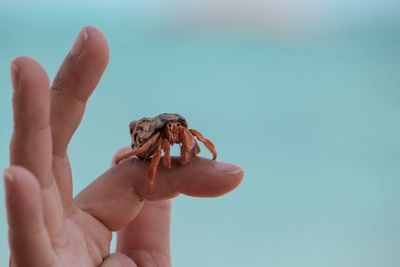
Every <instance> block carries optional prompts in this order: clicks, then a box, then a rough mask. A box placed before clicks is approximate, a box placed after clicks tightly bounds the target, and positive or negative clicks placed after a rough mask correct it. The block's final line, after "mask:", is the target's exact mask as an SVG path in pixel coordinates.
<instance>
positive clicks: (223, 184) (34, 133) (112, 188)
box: [4, 27, 243, 267]
mask: <svg viewBox="0 0 400 267" xmlns="http://www.w3.org/2000/svg"><path fill="white" fill-rule="evenodd" d="M108 58H109V53H108V45H107V42H106V40H105V38H104V36H103V35H102V33H101V32H100V31H99V30H97V29H96V28H93V27H86V28H83V30H82V31H81V33H80V35H79V36H78V38H77V41H76V42H75V44H74V45H73V48H72V49H71V51H70V52H69V53H68V55H67V56H66V58H65V60H64V62H63V63H62V65H61V67H60V69H59V71H58V74H57V76H56V78H55V80H54V82H53V84H52V86H50V85H49V80H48V77H47V74H46V72H45V71H44V70H43V68H42V67H41V66H40V65H39V64H38V63H37V62H35V61H34V60H33V59H31V58H28V57H19V58H17V59H15V60H14V61H13V62H12V66H11V72H12V84H13V90H14V94H13V111H14V130H13V135H12V140H11V145H10V160H11V167H10V168H8V169H6V170H5V172H4V184H5V192H6V206H7V216H8V224H9V243H10V251H11V259H10V266H13V267H16V266H18V267H20V266H21V267H22V266H29V267H36V266H37V267H39V266H41V267H55V266H57V267H59V266H77V267H79V266H103V267H104V266H106V267H118V266H125V267H133V266H140V267H151V266H154V267H155V266H163V267H164V266H167V267H168V266H171V255H170V216H171V201H170V199H171V198H173V197H175V196H177V195H178V194H180V193H183V194H186V195H189V196H195V197H216V196H220V195H223V194H225V193H227V192H229V191H231V190H233V189H234V188H235V187H237V186H238V185H239V183H240V182H241V180H242V178H243V170H242V169H241V168H240V167H239V166H236V165H233V164H229V163H222V162H218V161H212V160H209V159H203V158H198V157H196V158H195V159H193V160H192V161H191V163H190V164H188V165H186V166H180V165H179V162H178V161H179V159H177V158H172V159H171V160H172V165H173V167H172V169H171V170H168V169H167V168H165V167H162V166H160V168H159V171H158V176H157V178H158V179H157V182H156V184H155V187H154V192H153V194H151V195H150V194H149V193H148V191H147V187H146V177H147V172H148V167H149V166H148V163H143V162H142V161H139V160H137V159H129V160H125V161H124V162H122V163H120V164H119V165H118V166H115V164H113V166H112V167H111V168H110V169H108V170H106V171H105V172H104V173H103V174H102V175H100V176H99V177H98V178H97V179H95V180H94V182H93V183H91V184H90V185H89V186H88V187H86V188H85V189H84V190H83V191H82V192H80V193H79V194H78V195H77V196H76V197H75V198H73V197H72V196H73V194H72V175H71V173H72V172H71V166H70V164H69V160H68V153H67V152H68V149H67V148H68V143H69V142H70V140H71V138H72V136H73V134H74V132H75V130H76V129H77V128H78V126H79V123H80V121H81V119H82V116H83V113H84V110H85V105H86V102H87V100H88V99H89V96H90V95H91V93H92V92H93V90H94V89H95V87H96V85H97V84H98V82H99V81H100V78H101V76H102V74H103V72H104V70H105V68H106V65H107V63H108ZM49 88H52V89H51V90H49ZM125 151H126V149H124V150H123V151H119V152H118V153H124V152H125ZM118 153H117V154H118ZM114 160H115V156H114ZM114 160H113V162H114ZM112 231H118V241H117V252H115V253H111V254H110V241H111V232H112Z"/></svg>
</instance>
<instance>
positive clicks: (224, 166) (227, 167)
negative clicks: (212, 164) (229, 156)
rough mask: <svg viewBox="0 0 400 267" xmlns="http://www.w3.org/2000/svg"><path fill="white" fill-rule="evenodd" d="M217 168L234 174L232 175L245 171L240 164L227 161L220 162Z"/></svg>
mask: <svg viewBox="0 0 400 267" xmlns="http://www.w3.org/2000/svg"><path fill="white" fill-rule="evenodd" d="M217 168H218V171H221V172H225V173H228V174H232V175H234V174H238V173H241V172H243V169H242V167H240V166H238V165H234V164H230V163H226V162H218V164H217Z"/></svg>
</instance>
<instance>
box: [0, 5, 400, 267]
mask: <svg viewBox="0 0 400 267" xmlns="http://www.w3.org/2000/svg"><path fill="white" fill-rule="evenodd" d="M6 11H7V10H6ZM6 11H3V12H1V11H0V15H1V16H0V36H1V43H0V48H1V49H0V101H1V104H0V122H1V125H2V126H1V128H0V129H1V131H0V148H1V149H0V167H1V169H3V168H5V167H6V166H7V164H8V142H9V141H8V140H9V137H10V134H11V128H12V113H11V102H10V99H11V90H10V81H9V64H10V61H11V60H12V59H13V58H14V57H16V56H18V55H30V56H32V57H34V58H35V59H37V60H38V61H39V62H41V63H42V65H43V66H44V67H45V68H46V69H47V70H48V73H49V75H50V77H51V78H52V77H54V75H55V73H56V70H57V68H58V65H59V64H60V63H61V61H62V59H63V57H64V55H65V54H66V53H67V51H68V50H69V47H70V45H71V44H72V42H73V40H74V39H75V36H76V34H77V33H78V32H79V29H80V28H81V27H82V26H84V25H94V26H97V27H99V28H100V29H102V31H103V32H104V34H105V36H106V37H107V38H108V40H109V45H110V49H111V59H110V64H109V66H108V68H107V70H106V73H105V75H104V77H103V79H102V81H101V84H100V85H99V87H98V89H97V90H96V92H95V93H94V95H93V96H92V98H91V99H90V102H89V104H88V107H87V111H86V113H85V117H84V120H83V121H82V123H81V126H80V128H79V130H78V132H77V133H76V135H75V137H74V139H73V141H72V143H71V145H70V158H71V162H72V166H73V174H74V177H75V180H74V190H75V192H78V191H79V190H81V189H82V188H84V187H85V186H86V185H87V184H89V183H90V182H91V181H92V180H93V179H94V178H95V177H96V176H98V175H99V174H101V173H102V172H103V171H104V170H105V169H107V168H108V166H109V164H110V159H111V157H112V155H113V153H114V152H115V151H116V150H117V149H118V148H120V147H121V146H124V145H127V144H128V143H129V136H128V134H127V123H129V121H131V120H132V119H135V118H140V117H143V116H148V115H155V114H158V113H161V112H178V113H181V114H183V115H184V116H185V117H187V118H188V120H189V122H190V124H191V126H192V127H193V128H196V129H199V130H201V131H202V132H203V133H204V134H205V135H206V136H207V137H209V138H210V139H212V140H213V141H214V143H215V144H216V146H217V149H218V152H219V157H220V159H221V160H223V161H231V162H235V163H238V164H240V165H242V166H243V167H244V169H245V171H246V176H245V180H244V182H243V183H242V184H241V186H240V187H239V188H238V189H237V190H236V191H234V192H232V193H231V194H229V195H226V196H224V197H221V198H218V199H194V198H189V197H185V196H181V197H178V198H177V199H175V200H174V209H173V229H172V253H173V262H174V266H176V267H180V266H192V267H197V266H221V267H223V266H231V267H235V266H274V267H278V266H279V267H280V266H285V267H286V266H287V267H292V266H304V267H311V266H316V267H317V266H318V267H320V266H326V267H331V266H332V267H333V266H341V267H355V266H360V267H361V266H362V267H368V266H385V267H392V266H393V267H395V266H399V264H400V256H399V253H398V251H399V249H400V231H399V226H400V206H399V203H400V194H399V191H400V179H399V175H400V164H399V162H400V105H399V103H400V74H399V70H400V50H399V47H400V34H399V33H400V31H399V30H398V28H396V27H393V26H385V25H382V26H379V25H378V26H376V27H373V28H371V26H370V25H369V26H368V25H367V26H363V27H353V28H351V29H341V30H336V31H329V32H324V33H319V34H314V35H308V36H303V37H301V38H286V37H281V38H277V37H273V36H271V35H267V34H262V33H257V32H252V33H234V32H231V33H227V32H225V33H220V32H210V31H189V30H183V29H180V28H174V27H169V26H168V25H167V26H165V25H163V26H160V25H157V24H155V25H153V24H150V25H149V24H143V22H135V20H134V19H132V18H131V17H129V16H127V15H125V16H116V15H115V14H111V13H110V14H109V13H107V12H99V13H95V12H92V11H86V12H84V11H80V12H76V11H75V10H72V9H70V10H64V11H63V12H61V11H58V12H57V11H56V12H54V13H53V12H51V13H50V12H47V11H40V10H39V9H37V10H34V12H21V13H18V14H17V12H14V13H13V12H6ZM16 18H20V19H16ZM203 155H204V156H209V155H208V154H207V153H206V151H204V153H203ZM0 195H1V198H2V199H3V198H4V197H3V189H2V188H1V191H0ZM0 216H1V220H0V266H6V264H7V257H8V256H7V255H8V249H7V240H6V222H5V210H4V204H3V203H2V204H1V205H0Z"/></svg>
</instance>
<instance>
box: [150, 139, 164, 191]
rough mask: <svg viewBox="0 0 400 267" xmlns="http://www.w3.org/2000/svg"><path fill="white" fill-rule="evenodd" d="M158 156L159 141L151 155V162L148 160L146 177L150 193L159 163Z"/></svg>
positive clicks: (159, 153)
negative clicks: (148, 166)
mask: <svg viewBox="0 0 400 267" xmlns="http://www.w3.org/2000/svg"><path fill="white" fill-rule="evenodd" d="M161 141H163V140H161ZM160 158H161V142H160V143H158V145H157V148H156V151H155V153H154V155H153V157H152V158H151V162H150V170H149V176H148V178H147V188H148V190H149V192H150V194H152V193H153V186H154V180H155V178H156V173H157V168H158V165H159V164H160Z"/></svg>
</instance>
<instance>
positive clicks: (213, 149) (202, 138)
mask: <svg viewBox="0 0 400 267" xmlns="http://www.w3.org/2000/svg"><path fill="white" fill-rule="evenodd" d="M189 132H190V133H191V134H193V135H194V136H196V137H197V139H199V140H200V141H201V142H203V143H204V145H205V146H206V147H207V148H208V150H210V152H211V153H212V154H213V160H215V159H216V158H217V150H216V149H215V146H214V144H213V143H212V142H211V141H210V140H208V139H206V138H205V137H204V136H203V135H202V134H201V133H200V132H198V131H196V130H195V129H189Z"/></svg>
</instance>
